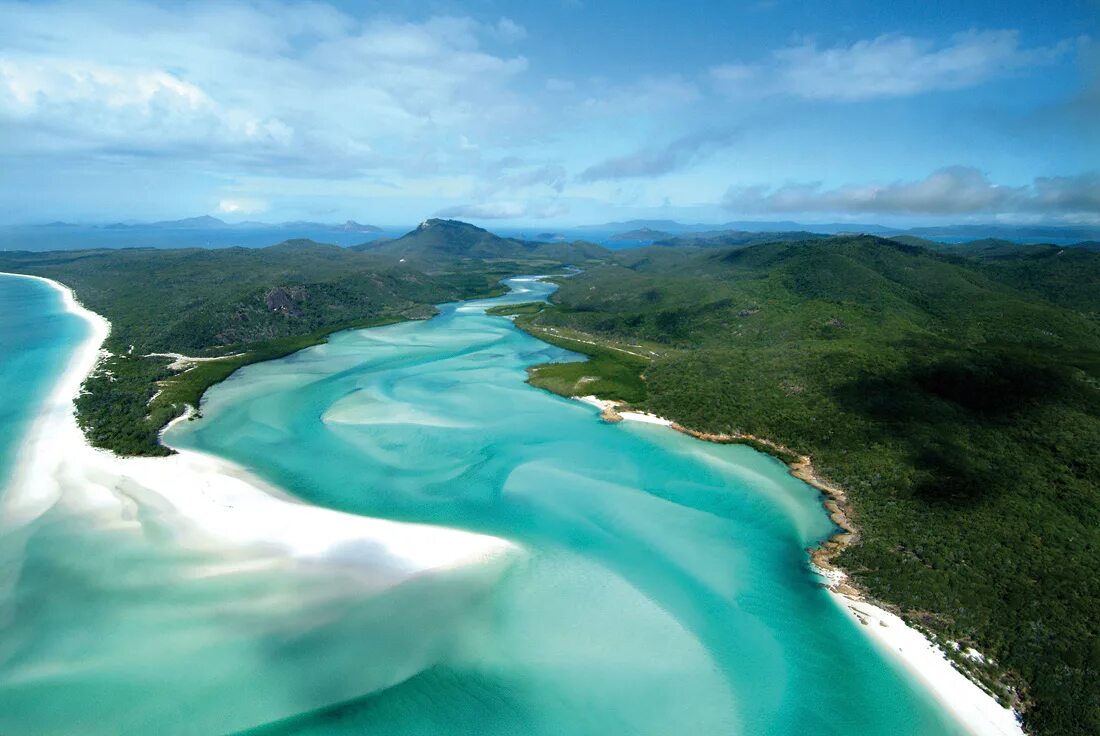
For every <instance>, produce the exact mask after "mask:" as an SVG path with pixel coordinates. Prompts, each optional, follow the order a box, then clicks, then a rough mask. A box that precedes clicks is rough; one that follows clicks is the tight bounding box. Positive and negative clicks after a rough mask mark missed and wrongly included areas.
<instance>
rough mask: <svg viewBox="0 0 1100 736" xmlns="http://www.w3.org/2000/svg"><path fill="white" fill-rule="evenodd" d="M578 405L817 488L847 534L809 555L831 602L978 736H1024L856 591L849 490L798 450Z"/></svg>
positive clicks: (922, 639)
mask: <svg viewBox="0 0 1100 736" xmlns="http://www.w3.org/2000/svg"><path fill="white" fill-rule="evenodd" d="M571 398H573V399H574V400H576V401H580V402H582V403H585V404H588V405H590V406H594V407H596V408H597V409H599V410H600V418H601V419H602V420H603V421H605V422H608V423H618V422H622V421H634V422H643V423H646V424H656V425H659V426H663V427H668V428H669V429H673V430H675V431H677V432H680V433H681V434H686V435H688V436H690V437H694V438H695V439H698V440H702V441H704V442H714V443H717V444H741V445H749V446H750V447H753V448H754V449H756V450H758V451H761V452H766V453H768V454H770V455H772V456H773V457H776V459H778V460H780V462H783V463H784V464H785V465H786V466H787V468H788V472H789V473H790V474H791V475H792V476H794V477H795V478H798V479H799V480H801V481H802V482H804V483H806V484H807V485H809V486H812V487H813V488H815V489H817V490H818V492H819V493H821V495H822V505H823V506H824V507H825V510H826V511H827V512H828V514H829V519H830V520H831V521H832V522H833V523H834V524H835V525H836V526H837V528H838V529H839V530H840V531H838V532H837V533H836V534H834V535H832V536H830V537H829V538H828V539H826V540H825V541H823V542H822V543H821V544H819V545H818V546H816V547H814V548H811V549H809V550H808V552H809V564H810V568H811V569H812V570H813V571H814V572H815V573H816V574H817V575H819V576H821V577H822V578H824V579H825V580H826V581H827V583H826V584H825V585H824V586H823V587H825V589H826V590H827V591H828V593H829V598H830V600H832V601H833V603H834V604H836V606H837V607H838V608H839V609H840V610H841V611H842V612H843V613H844V614H845V615H846V616H848V617H849V618H851V619H852V620H853V621H855V622H857V623H858V624H860V627H861V628H862V629H863V630H864V632H865V634H866V635H867V637H868V638H869V639H870V640H871V641H872V642H873V643H874V645H875V646H877V647H878V648H879V649H880V650H881V651H883V652H884V653H885V654H888V655H889V656H891V657H892V658H893V659H894V660H895V661H897V662H898V663H899V664H900V665H901V666H902V667H903V668H904V669H905V670H906V671H907V672H908V673H909V674H910V675H911V676H912V677H914V678H915V679H916V680H917V681H919V682H920V683H921V684H922V685H923V686H924V687H925V689H926V690H927V691H928V692H929V693H930V694H931V695H932V697H933V698H934V699H935V700H936V701H937V702H938V703H939V704H940V705H941V706H942V707H943V708H945V709H946V710H947V711H948V712H950V713H951V714H952V716H954V717H955V718H956V719H957V720H958V722H959V723H960V724H962V725H963V726H964V727H966V728H967V729H968V730H969V731H970V732H971V733H973V734H976V735H977V736H1023V734H1024V730H1023V728H1022V726H1021V725H1020V721H1019V718H1018V716H1017V714H1016V712H1015V711H1014V710H1012V709H1011V708H1006V707H1004V706H1002V705H1001V704H1000V703H998V702H997V700H996V699H995V698H994V697H993V696H992V695H990V694H989V693H988V692H986V691H985V690H984V689H983V688H982V687H981V686H980V685H979V684H978V683H976V682H975V681H974V680H972V679H971V678H970V677H969V676H968V675H967V674H966V673H965V672H963V671H962V670H960V669H958V668H956V666H955V665H954V664H953V663H952V662H951V660H950V659H949V658H948V657H947V655H946V654H945V653H944V651H943V650H942V649H941V647H940V646H939V645H938V644H937V643H936V642H934V641H933V640H932V639H930V638H928V637H927V636H926V635H925V634H924V633H923V632H921V631H919V630H917V629H915V628H913V627H911V626H909V625H908V624H906V623H905V621H903V620H902V619H901V617H899V616H898V615H897V614H895V613H892V612H891V611H889V610H887V609H886V608H885V607H883V606H881V605H877V604H876V602H874V601H873V599H872V598H871V597H870V596H869V595H867V594H866V593H865V592H864V591H862V590H860V589H859V588H858V587H856V586H854V585H853V584H852V583H851V582H850V580H849V578H848V574H847V573H846V572H845V571H844V570H842V569H841V568H839V567H837V566H836V565H835V564H834V563H833V560H834V559H835V558H836V556H837V555H839V554H840V553H841V552H843V551H844V550H845V549H846V548H847V547H848V546H849V545H852V544H855V543H857V542H858V541H859V529H858V527H857V526H856V525H855V523H854V522H853V520H852V512H851V508H850V506H849V502H848V496H847V494H846V493H845V492H844V490H843V489H841V488H839V487H837V486H835V485H833V484H832V483H829V482H828V481H826V480H824V479H823V478H821V477H820V476H819V475H817V473H816V471H815V470H814V466H813V461H812V459H811V458H810V457H809V456H807V455H799V454H798V453H796V452H794V451H793V450H791V449H790V448H787V447H784V446H783V445H780V444H778V443H775V442H772V441H770V440H767V439H763V438H760V437H756V436H754V435H750V434H738V435H725V434H711V433H707V432H700V431H698V430H694V429H689V428H687V427H684V426H682V425H680V424H678V423H676V422H673V421H672V420H670V419H666V418H665V417H659V416H656V415H655V414H649V413H646V412H635V411H620V407H621V406H622V402H619V401H611V400H607V399H600V398H598V397H596V396H573V397H571Z"/></svg>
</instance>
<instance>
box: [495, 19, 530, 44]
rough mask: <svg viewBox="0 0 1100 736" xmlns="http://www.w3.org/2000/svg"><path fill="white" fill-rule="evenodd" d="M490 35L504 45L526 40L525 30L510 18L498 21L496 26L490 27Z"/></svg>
mask: <svg viewBox="0 0 1100 736" xmlns="http://www.w3.org/2000/svg"><path fill="white" fill-rule="evenodd" d="M492 33H493V35H494V36H496V37H497V38H498V39H500V40H501V41H504V42H505V43H515V42H517V41H522V40H523V39H525V38H527V29H526V28H524V27H523V26H521V25H520V24H519V23H516V22H515V21H514V20H512V19H511V18H501V19H500V20H498V21H497V23H496V25H495V26H492Z"/></svg>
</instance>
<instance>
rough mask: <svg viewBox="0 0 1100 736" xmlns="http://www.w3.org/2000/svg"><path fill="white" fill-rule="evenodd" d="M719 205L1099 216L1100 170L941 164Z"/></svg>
mask: <svg viewBox="0 0 1100 736" xmlns="http://www.w3.org/2000/svg"><path fill="white" fill-rule="evenodd" d="M723 206H724V207H725V208H726V209H728V210H731V211H734V212H743V213H759V212H769V213H781V212H782V213H799V212H809V213H828V212H837V213H859V214H880V215H936V216H943V215H1004V214H1025V213H1031V214H1038V215H1044V216H1051V217H1053V216H1065V215H1070V216H1074V217H1076V218H1080V219H1085V220H1090V221H1092V220H1100V174H1098V173H1095V172H1093V173H1086V174H1082V175H1079V176H1050V177H1038V178H1036V179H1035V180H1034V181H1033V182H1032V183H1031V184H1030V185H1029V186H1016V187H1013V186H1004V185H999V184H995V183H993V182H992V181H990V179H989V178H988V177H987V176H986V175H985V174H983V173H982V172H981V171H978V170H977V169H974V168H968V167H964V166H954V167H949V168H945V169H940V170H939V171H936V172H934V173H932V174H931V175H930V176H928V177H927V178H925V179H921V180H919V181H897V182H892V183H889V184H862V185H854V184H853V185H848V186H842V187H837V188H835V189H824V188H822V187H821V185H820V184H787V185H784V186H781V187H776V188H770V187H765V186H756V187H734V188H731V189H730V190H729V191H728V192H727V193H726V196H725V198H724V199H723Z"/></svg>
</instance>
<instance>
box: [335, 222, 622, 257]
mask: <svg viewBox="0 0 1100 736" xmlns="http://www.w3.org/2000/svg"><path fill="white" fill-rule="evenodd" d="M354 249H355V250H359V251H362V252H364V253H374V254H384V255H390V256H394V257H397V258H401V259H404V262H406V263H414V264H417V265H418V266H420V267H424V268H428V269H429V270H432V269H435V268H440V267H448V266H450V265H451V264H453V263H455V262H457V261H464V260H469V259H477V260H483V261H493V260H515V259H520V260H529V259H540V258H542V259H548V260H551V261H555V262H558V263H567V264H574V265H579V264H581V263H584V262H585V261H587V260H590V259H593V258H604V257H606V256H607V255H608V254H609V252H608V251H607V250H606V249H604V248H603V247H601V246H599V245H596V244H594V243H586V242H583V241H578V242H574V243H558V242H552V243H546V242H538V241H528V240H518V239H515V238H502V237H500V236H498V235H494V234H493V233H491V232H489V231H488V230H484V229H482V228H480V227H477V226H475V225H471V224H469V223H466V222H461V221H459V220H440V219H431V220H425V221H424V222H423V223H421V224H420V226H419V227H417V228H416V229H415V230H413V231H411V232H409V233H406V234H405V235H402V236H401V237H400V238H396V239H394V240H385V241H381V242H378V241H375V242H371V243H364V244H363V245H357V246H354Z"/></svg>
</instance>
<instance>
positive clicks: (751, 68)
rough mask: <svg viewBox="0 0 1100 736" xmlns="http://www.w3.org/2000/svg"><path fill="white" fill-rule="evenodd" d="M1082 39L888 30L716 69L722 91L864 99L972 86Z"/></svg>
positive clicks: (1044, 60) (1046, 58) (1053, 57)
mask: <svg viewBox="0 0 1100 736" xmlns="http://www.w3.org/2000/svg"><path fill="white" fill-rule="evenodd" d="M1077 44H1078V41H1075V40H1065V41H1062V42H1060V43H1058V44H1056V45H1054V46H1048V47H1033V48H1023V47H1021V46H1020V38H1019V33H1018V32H1017V31H1013V30H989V31H968V32H966V33H958V34H955V35H954V36H952V37H951V40H950V41H949V42H948V43H946V44H936V43H935V42H934V41H932V40H929V39H926V38H916V37H913V36H906V35H902V34H887V35H882V36H878V37H877V38H873V39H870V40H862V41H857V42H855V43H853V44H851V45H848V46H834V47H831V48H820V47H819V46H818V45H817V44H816V43H815V42H813V41H807V42H805V43H802V44H798V45H794V46H788V47H786V48H783V49H779V50H777V51H775V52H773V54H772V55H771V58H770V59H768V60H767V61H765V62H763V63H758V64H743V63H735V64H725V65H720V66H716V67H713V68H712V69H711V70H710V76H711V79H712V81H713V82H714V83H715V84H716V86H717V87H718V89H719V90H722V91H725V92H727V93H732V94H745V95H757V94H782V95H791V96H794V97H802V98H806V99H828V100H863V99H871V98H876V97H901V96H907V95H914V94H920V93H922V92H930V91H934V90H952V89H963V88H966V87H972V86H974V85H976V84H979V83H981V82H984V81H986V80H988V79H991V78H994V77H998V76H1003V75H1006V74H1010V73H1013V72H1016V71H1019V70H1021V69H1025V68H1029V67H1034V66H1038V65H1044V64H1050V63H1053V62H1055V61H1057V60H1058V59H1060V58H1062V57H1064V56H1065V55H1066V54H1067V53H1069V52H1070V51H1071V50H1072V49H1073V48H1075V46H1076V45H1077Z"/></svg>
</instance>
